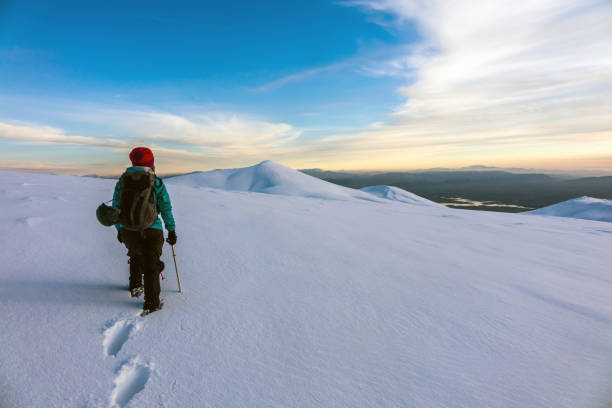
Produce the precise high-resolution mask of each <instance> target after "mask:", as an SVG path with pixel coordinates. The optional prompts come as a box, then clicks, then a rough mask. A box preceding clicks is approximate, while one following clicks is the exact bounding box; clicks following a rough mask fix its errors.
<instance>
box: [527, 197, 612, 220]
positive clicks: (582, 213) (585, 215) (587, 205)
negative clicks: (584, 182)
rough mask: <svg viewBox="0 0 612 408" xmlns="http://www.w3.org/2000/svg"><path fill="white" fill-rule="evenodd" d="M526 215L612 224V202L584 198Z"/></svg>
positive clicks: (528, 212) (529, 212)
mask: <svg viewBox="0 0 612 408" xmlns="http://www.w3.org/2000/svg"><path fill="white" fill-rule="evenodd" d="M525 214H535V215H547V216H554V217H568V218H579V219H583V220H592V221H606V222H612V200H604V199H600V198H593V197H587V196H584V197H580V198H574V199H573V200H568V201H563V202H561V203H558V204H553V205H550V206H548V207H543V208H539V209H537V210H533V211H527V212H526V213H525Z"/></svg>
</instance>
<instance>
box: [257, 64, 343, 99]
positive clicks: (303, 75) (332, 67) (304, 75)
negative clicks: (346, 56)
mask: <svg viewBox="0 0 612 408" xmlns="http://www.w3.org/2000/svg"><path fill="white" fill-rule="evenodd" d="M353 63H354V62H353V61H344V62H338V63H334V64H329V65H324V66H322V67H317V68H311V69H307V70H304V71H300V72H296V73H293V74H290V75H287V76H284V77H281V78H279V79H276V80H274V81H270V82H268V83H265V84H263V85H261V86H258V87H257V88H254V89H253V90H252V91H253V92H266V91H270V90H272V89H276V88H280V87H282V86H285V85H287V84H291V83H294V82H300V81H303V80H306V79H309V78H313V77H316V76H317V75H320V74H324V73H328V72H334V71H338V70H341V69H345V68H347V67H349V66H351V65H353Z"/></svg>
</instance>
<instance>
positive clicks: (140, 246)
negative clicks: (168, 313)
mask: <svg viewBox="0 0 612 408" xmlns="http://www.w3.org/2000/svg"><path fill="white" fill-rule="evenodd" d="M121 238H122V239H123V243H124V244H125V246H126V247H127V249H128V256H129V257H130V289H132V288H134V287H138V286H140V285H141V284H142V278H143V277H144V290H145V295H144V308H145V309H148V308H156V307H159V292H160V287H159V273H160V272H161V270H162V269H163V263H162V261H161V260H160V259H159V258H160V257H161V254H162V247H163V246H164V233H163V231H161V230H158V229H154V228H149V229H146V230H144V231H143V232H139V231H128V230H126V229H121Z"/></svg>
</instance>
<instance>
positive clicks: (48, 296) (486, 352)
mask: <svg viewBox="0 0 612 408" xmlns="http://www.w3.org/2000/svg"><path fill="white" fill-rule="evenodd" d="M259 182H261V180H258V179H257V178H256V177H254V178H252V179H250V180H248V181H247V182H245V184H248V185H252V184H253V183H255V184H257V183H259ZM263 184H265V183H263ZM167 185H168V189H169V191H170V194H171V196H172V199H173V204H174V208H175V216H176V221H177V225H178V229H177V231H178V237H179V241H178V243H177V245H176V247H175V248H176V252H177V259H178V263H179V266H180V268H181V269H180V270H181V277H182V281H183V287H184V290H185V293H184V294H183V295H179V294H178V293H177V292H176V280H175V277H174V270H173V264H172V258H171V256H169V248H168V247H167V246H166V247H165V248H164V256H163V260H164V261H165V263H166V266H167V268H166V270H165V275H166V280H165V281H163V283H162V295H163V296H164V297H165V298H166V306H165V307H164V309H163V310H162V311H160V312H157V313H154V314H152V315H150V316H147V317H145V318H140V317H138V316H137V314H138V312H139V309H140V308H141V307H142V302H141V301H137V300H133V299H130V298H129V295H128V292H127V273H128V265H127V264H126V261H127V258H126V255H125V254H126V250H125V248H124V247H123V246H122V245H121V244H119V243H118V242H117V241H116V238H115V231H114V229H113V228H104V227H102V226H100V225H99V224H98V223H97V221H96V219H95V216H94V211H95V208H96V207H97V205H98V204H99V203H100V202H102V201H105V200H108V199H110V197H111V196H112V191H113V187H114V182H113V181H112V180H102V179H87V178H78V177H60V176H44V175H31V174H19V173H10V172H0V208H2V211H1V212H0V223H1V225H2V226H3V231H4V233H3V234H2V235H0V259H1V260H2V268H0V305H1V308H0V311H1V315H2V320H1V321H2V330H1V331H0V406H2V407H10V408H12V407H27V408H30V407H45V408H55V407H62V408H70V407H79V408H82V407H109V406H131V407H181V408H184V407H262V406H277V407H330V406H334V407H466V408H467V407H469V408H478V407H487V408H490V407H493V408H495V407H504V408H509V407H513V408H514V407H517V408H518V407H521V408H523V407H530V408H537V407H556V408H564V407H565V408H570V407H571V408H575V407H581V408H590V407H606V406H609V403H610V402H612V395H611V394H610V389H611V388H610V385H611V381H612V371H611V369H610V367H612V354H611V353H610V350H611V348H612V330H611V328H612V279H610V265H612V251H610V248H611V247H612V224H609V223H603V222H594V221H583V220H574V219H559V218H554V217H550V218H549V217H526V216H524V215H519V214H501V213H486V212H477V211H463V210H453V209H449V208H445V207H442V206H420V205H406V204H404V203H395V202H393V201H389V200H384V203H383V200H381V202H373V201H364V200H345V201H340V200H335V199H334V200H324V199H321V198H320V197H324V196H326V195H327V194H328V193H329V191H326V190H324V191H321V192H319V194H314V195H315V196H316V197H318V198H316V199H313V198H305V197H299V196H286V195H280V196H279V195H270V194H257V193H247V192H244V191H224V190H222V189H210V188H193V187H191V186H187V185H179V184H175V183H171V182H168V183H167ZM196 185H197V184H196ZM264 188H265V187H264ZM311 192H312V193H316V191H311ZM363 194H366V193H363Z"/></svg>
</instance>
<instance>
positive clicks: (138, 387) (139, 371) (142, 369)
mask: <svg viewBox="0 0 612 408" xmlns="http://www.w3.org/2000/svg"><path fill="white" fill-rule="evenodd" d="M152 372H153V368H152V367H151V364H149V363H144V362H142V361H141V359H140V357H138V356H136V357H134V358H132V359H131V360H129V361H127V362H126V363H124V364H123V365H122V366H121V368H119V371H118V372H117V376H116V377H115V387H114V389H113V392H112V394H111V397H110V406H111V408H117V407H119V408H122V407H124V406H125V405H126V404H127V403H128V402H130V400H131V399H132V398H134V396H135V395H136V394H138V393H139V392H140V391H142V390H144V388H145V385H146V384H147V381H149V377H150V376H151V373H152Z"/></svg>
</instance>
